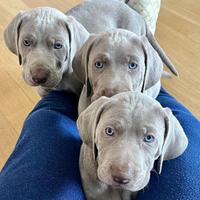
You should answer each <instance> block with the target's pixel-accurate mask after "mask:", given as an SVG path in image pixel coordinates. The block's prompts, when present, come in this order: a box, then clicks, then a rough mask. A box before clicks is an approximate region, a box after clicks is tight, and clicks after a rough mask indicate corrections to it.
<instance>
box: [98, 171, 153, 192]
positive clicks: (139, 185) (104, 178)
mask: <svg viewBox="0 0 200 200" xmlns="http://www.w3.org/2000/svg"><path fill="white" fill-rule="evenodd" d="M97 176H98V178H99V180H100V181H101V182H103V183H104V184H106V185H109V186H111V187H113V188H116V189H123V190H128V191H131V192H138V191H140V190H142V189H143V188H145V187H146V186H147V184H148V183H149V179H150V172H147V173H146V174H145V175H143V176H140V177H139V178H137V180H134V177H132V178H131V181H130V182H129V183H127V184H119V183H116V182H114V181H113V180H112V177H111V174H110V173H107V172H106V171H105V170H98V173H97Z"/></svg>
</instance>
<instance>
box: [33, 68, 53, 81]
mask: <svg viewBox="0 0 200 200" xmlns="http://www.w3.org/2000/svg"><path fill="white" fill-rule="evenodd" d="M49 74H50V71H49V70H48V69H45V68H36V69H34V70H31V76H32V80H33V81H34V82H35V83H37V84H43V83H45V82H46V81H47V79H48V77H49Z"/></svg>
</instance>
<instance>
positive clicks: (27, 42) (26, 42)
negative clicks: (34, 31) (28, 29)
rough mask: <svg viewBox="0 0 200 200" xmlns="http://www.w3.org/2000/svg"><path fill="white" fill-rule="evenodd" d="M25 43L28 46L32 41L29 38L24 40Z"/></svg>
mask: <svg viewBox="0 0 200 200" xmlns="http://www.w3.org/2000/svg"><path fill="white" fill-rule="evenodd" d="M23 44H24V46H26V47H29V46H31V42H30V41H29V40H28V39H25V40H23Z"/></svg>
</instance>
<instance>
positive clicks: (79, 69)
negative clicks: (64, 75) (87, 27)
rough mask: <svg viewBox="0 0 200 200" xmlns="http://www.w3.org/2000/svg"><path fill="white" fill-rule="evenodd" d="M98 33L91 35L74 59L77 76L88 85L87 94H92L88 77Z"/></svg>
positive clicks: (73, 66) (73, 63) (74, 69)
mask: <svg viewBox="0 0 200 200" xmlns="http://www.w3.org/2000/svg"><path fill="white" fill-rule="evenodd" d="M95 39H96V35H91V36H90V37H89V39H88V40H87V41H86V42H85V44H84V45H83V46H82V48H81V49H79V50H78V51H77V52H76V54H75V56H74V59H73V61H72V68H73V72H74V74H75V76H76V77H77V78H78V80H80V81H81V82H82V83H83V84H84V85H85V86H86V90H87V91H86V93H87V96H89V95H90V92H91V85H90V82H89V79H88V60H89V55H90V51H91V49H92V46H93V43H94V40H95Z"/></svg>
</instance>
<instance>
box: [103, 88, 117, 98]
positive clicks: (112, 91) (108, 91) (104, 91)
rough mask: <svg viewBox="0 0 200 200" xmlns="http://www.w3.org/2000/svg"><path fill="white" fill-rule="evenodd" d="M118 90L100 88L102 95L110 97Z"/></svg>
mask: <svg viewBox="0 0 200 200" xmlns="http://www.w3.org/2000/svg"><path fill="white" fill-rule="evenodd" d="M117 91H118V90H117V89H115V88H112V89H111V88H106V89H104V90H102V96H106V97H112V96H113V95H115V94H117V93H118V92H117Z"/></svg>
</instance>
